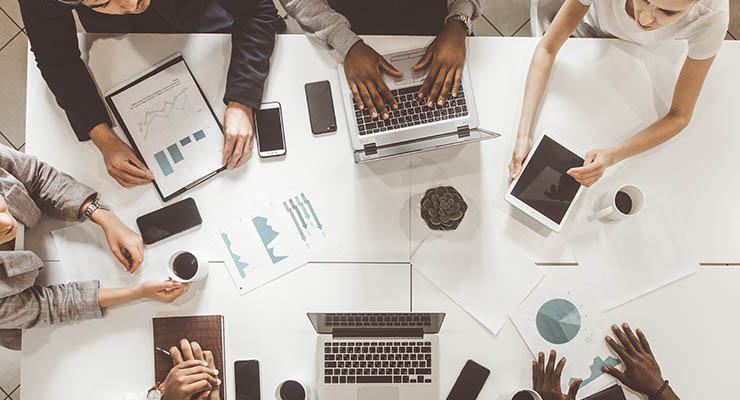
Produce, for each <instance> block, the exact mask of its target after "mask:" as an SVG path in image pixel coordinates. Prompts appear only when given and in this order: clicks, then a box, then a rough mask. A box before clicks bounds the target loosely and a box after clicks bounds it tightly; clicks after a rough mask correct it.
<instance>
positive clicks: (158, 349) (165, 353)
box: [154, 346, 172, 357]
mask: <svg viewBox="0 0 740 400" xmlns="http://www.w3.org/2000/svg"><path fill="white" fill-rule="evenodd" d="M154 348H155V349H156V350H157V351H158V352H160V353H162V354H164V355H166V356H167V357H172V355H171V354H170V352H169V351H167V350H164V349H162V348H160V347H157V346H155V347H154Z"/></svg>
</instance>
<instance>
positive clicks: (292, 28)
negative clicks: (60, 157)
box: [0, 0, 740, 400]
mask: <svg viewBox="0 0 740 400" xmlns="http://www.w3.org/2000/svg"><path fill="white" fill-rule="evenodd" d="M155 1H156V0H155ZM483 3H484V14H485V15H484V16H483V18H480V19H478V20H476V21H475V22H474V29H475V34H476V35H477V36H530V30H529V1H528V0H484V1H483ZM278 9H279V10H280V14H281V15H285V11H283V9H282V7H280V6H279V4H278ZM730 14H731V17H730V27H729V31H728V32H727V37H726V38H727V39H729V40H734V39H736V38H739V39H740V0H730ZM22 28H23V21H22V20H21V16H20V10H19V8H18V0H0V143H2V144H4V145H8V146H12V147H14V148H16V149H19V150H23V149H24V145H25V113H26V102H25V98H26V73H25V69H26V46H27V42H28V38H27V36H26V33H25V32H24V31H23V30H22ZM288 31H289V32H291V33H298V32H300V28H299V27H298V24H297V23H296V22H295V21H292V20H288ZM19 399H20V353H18V352H11V351H8V350H4V349H2V348H0V400H19Z"/></svg>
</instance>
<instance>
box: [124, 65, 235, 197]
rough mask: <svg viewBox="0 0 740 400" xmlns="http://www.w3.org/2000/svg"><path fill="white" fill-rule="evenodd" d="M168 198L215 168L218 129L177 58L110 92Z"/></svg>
mask: <svg viewBox="0 0 740 400" xmlns="http://www.w3.org/2000/svg"><path fill="white" fill-rule="evenodd" d="M111 101H112V102H113V103H114V104H115V106H116V109H117V110H118V112H119V114H120V116H121V118H122V119H123V123H124V125H125V126H126V128H127V129H128V132H129V134H130V135H131V136H132V137H133V138H134V141H135V142H136V146H137V147H138V149H139V151H140V152H141V155H142V156H143V157H144V161H145V162H146V164H147V165H148V166H149V169H150V170H151V171H152V172H153V173H154V179H155V180H156V182H157V185H158V186H159V188H160V190H161V191H162V195H163V196H164V197H168V196H169V195H171V194H173V193H175V192H176V191H178V190H179V189H182V188H183V187H185V186H186V185H189V184H191V183H193V182H195V181H197V180H199V179H200V178H203V177H204V176H206V175H208V174H210V173H212V172H215V171H216V170H217V169H219V168H220V167H221V158H222V150H223V145H224V138H223V132H222V131H221V128H220V127H219V125H218V121H217V120H216V118H214V116H213V114H212V113H211V110H210V108H209V107H208V103H206V100H205V98H204V97H203V96H202V95H201V93H200V91H199V89H198V86H197V84H196V83H195V80H194V79H193V76H192V75H191V74H190V72H189V71H188V69H187V66H186V65H185V62H183V61H181V62H178V63H176V64H174V65H171V66H169V67H167V68H166V69H164V70H162V71H159V72H157V73H156V74H154V75H152V76H149V77H148V78H146V79H145V80H143V81H141V82H138V83H136V84H135V85H134V86H131V87H129V88H127V89H126V90H124V91H122V92H120V93H117V94H115V95H113V96H111Z"/></svg>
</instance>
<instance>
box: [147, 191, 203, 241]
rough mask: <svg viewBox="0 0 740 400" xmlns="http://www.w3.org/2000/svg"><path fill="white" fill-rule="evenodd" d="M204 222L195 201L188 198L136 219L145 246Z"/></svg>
mask: <svg viewBox="0 0 740 400" xmlns="http://www.w3.org/2000/svg"><path fill="white" fill-rule="evenodd" d="M202 222H203V220H202V219H201V218H200V213H199V212H198V206H196V205H195V200H193V199H192V198H187V199H184V200H180V201H178V202H177V203H174V204H170V205H169V206H167V207H164V208H160V209H159V210H156V211H152V212H150V213H149V214H146V215H142V216H141V217H139V218H137V219H136V224H137V225H138V226H139V232H141V237H142V239H143V240H144V243H145V244H152V243H156V242H158V241H160V240H163V239H166V238H168V237H170V236H172V235H175V234H177V233H180V232H184V231H186V230H188V229H190V228H192V227H195V226H198V225H200V224H201V223H202Z"/></svg>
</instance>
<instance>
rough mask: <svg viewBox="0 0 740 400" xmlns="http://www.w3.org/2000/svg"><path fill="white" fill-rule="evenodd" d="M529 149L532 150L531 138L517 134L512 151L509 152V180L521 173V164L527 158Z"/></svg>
mask: <svg viewBox="0 0 740 400" xmlns="http://www.w3.org/2000/svg"><path fill="white" fill-rule="evenodd" d="M530 150H532V138H531V137H529V136H527V137H519V136H517V139H516V144H515V145H514V152H513V153H512V154H511V162H510V163H509V182H511V181H513V180H514V179H516V178H517V177H518V176H519V174H521V173H522V164H523V163H524V160H526V159H527V155H528V154H529V151H530Z"/></svg>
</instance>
